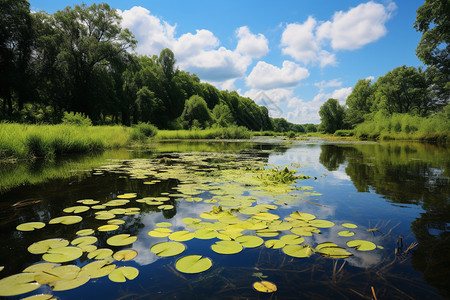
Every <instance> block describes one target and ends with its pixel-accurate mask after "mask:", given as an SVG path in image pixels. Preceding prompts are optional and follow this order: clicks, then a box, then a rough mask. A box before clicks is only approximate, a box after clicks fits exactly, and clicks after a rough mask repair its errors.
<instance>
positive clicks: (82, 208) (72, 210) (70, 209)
mask: <svg viewBox="0 0 450 300" xmlns="http://www.w3.org/2000/svg"><path fill="white" fill-rule="evenodd" d="M89 209H90V207H89V206H84V205H78V206H71V207H67V208H64V209H63V212H65V213H69V214H70V213H74V214H80V213H82V212H85V211H88V210H89Z"/></svg>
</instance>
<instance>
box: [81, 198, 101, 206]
mask: <svg viewBox="0 0 450 300" xmlns="http://www.w3.org/2000/svg"><path fill="white" fill-rule="evenodd" d="M77 202H78V203H81V204H84V205H95V204H98V203H100V201H97V200H93V199H83V200H78V201H77Z"/></svg>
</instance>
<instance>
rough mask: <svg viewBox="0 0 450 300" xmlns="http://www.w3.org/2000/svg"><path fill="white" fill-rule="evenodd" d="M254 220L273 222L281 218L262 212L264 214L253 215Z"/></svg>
mask: <svg viewBox="0 0 450 300" xmlns="http://www.w3.org/2000/svg"><path fill="white" fill-rule="evenodd" d="M253 218H255V219H258V220H264V221H271V220H277V219H279V218H280V216H277V215H274V214H271V213H268V212H262V213H257V214H254V215H253Z"/></svg>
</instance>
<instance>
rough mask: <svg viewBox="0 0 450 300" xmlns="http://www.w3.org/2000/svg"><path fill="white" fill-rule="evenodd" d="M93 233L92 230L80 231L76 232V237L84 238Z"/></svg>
mask: <svg viewBox="0 0 450 300" xmlns="http://www.w3.org/2000/svg"><path fill="white" fill-rule="evenodd" d="M93 233H94V229H81V230H78V231H77V232H76V235H80V236H85V235H91V234H93Z"/></svg>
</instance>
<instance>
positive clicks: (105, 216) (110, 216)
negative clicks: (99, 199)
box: [95, 213, 116, 220]
mask: <svg viewBox="0 0 450 300" xmlns="http://www.w3.org/2000/svg"><path fill="white" fill-rule="evenodd" d="M115 217H116V215H115V214H111V213H101V214H97V215H96V216H95V218H96V219H97V220H110V219H114V218H115Z"/></svg>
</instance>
